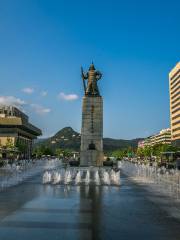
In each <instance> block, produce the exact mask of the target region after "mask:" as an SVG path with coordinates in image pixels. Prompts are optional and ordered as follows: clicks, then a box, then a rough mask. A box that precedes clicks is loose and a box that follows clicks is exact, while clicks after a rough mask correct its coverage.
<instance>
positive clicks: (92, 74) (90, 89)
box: [81, 63, 102, 97]
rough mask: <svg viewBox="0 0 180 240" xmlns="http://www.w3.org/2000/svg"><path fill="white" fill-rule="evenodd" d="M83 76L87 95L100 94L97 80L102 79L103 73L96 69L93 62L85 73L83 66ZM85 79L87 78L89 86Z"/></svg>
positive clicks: (96, 95)
mask: <svg viewBox="0 0 180 240" xmlns="http://www.w3.org/2000/svg"><path fill="white" fill-rule="evenodd" d="M81 77H82V80H83V86H84V94H85V96H95V97H98V96H100V93H99V89H98V85H97V81H98V80H100V79H101V77H102V74H101V73H100V72H99V71H96V69H95V67H94V64H93V63H92V64H91V65H90V67H89V71H88V72H87V73H84V71H83V68H81ZM85 80H87V86H86V83H85Z"/></svg>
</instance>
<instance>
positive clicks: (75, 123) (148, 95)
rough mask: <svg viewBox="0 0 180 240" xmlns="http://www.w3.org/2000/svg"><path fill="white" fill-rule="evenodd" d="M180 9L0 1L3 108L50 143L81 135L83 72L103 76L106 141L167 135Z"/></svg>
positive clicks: (179, 53)
mask: <svg viewBox="0 0 180 240" xmlns="http://www.w3.org/2000/svg"><path fill="white" fill-rule="evenodd" d="M179 12H180V1H178V0H172V1H157V0H156V1H154V0H152V1H140V0H136V1H132V0H131V1H120V0H111V1H102V0H99V1H97V0H96V1H95V0H91V1H86V0H79V1H78V0H77V1H67V0H66V1H65V0H63V1H61V0H59V1H55V0H51V1H50V0H48V1H47V0H31V1H24V0H16V1H13V0H0V103H14V104H16V105H18V106H20V107H22V108H23V109H24V110H25V111H26V113H27V114H28V115H29V117H30V120H31V122H32V123H34V124H35V125H37V126H39V127H40V128H42V130H43V133H44V136H49V135H52V134H54V133H55V132H57V131H58V130H59V129H61V128H62V127H65V126H71V127H73V128H74V129H75V130H77V131H80V128H81V99H82V96H83V87H82V82H81V78H80V66H81V65H82V66H83V67H84V68H85V69H87V68H88V67H89V65H90V63H91V61H92V60H93V61H94V63H95V66H96V68H97V69H98V70H100V71H101V72H102V73H103V78H102V80H101V81H100V91H101V94H102V96H103V98H104V136H105V137H107V136H108V137H114V138H124V139H131V138H136V137H146V136H148V135H150V134H153V133H156V132H157V131H159V130H160V129H162V128H166V127H169V92H168V72H169V71H170V69H171V68H172V67H173V66H174V65H175V64H176V63H177V62H178V61H179V60H180V59H179V57H180V14H179Z"/></svg>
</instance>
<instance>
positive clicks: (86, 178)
mask: <svg viewBox="0 0 180 240" xmlns="http://www.w3.org/2000/svg"><path fill="white" fill-rule="evenodd" d="M89 182H90V172H89V169H88V170H87V172H86V177H85V185H89Z"/></svg>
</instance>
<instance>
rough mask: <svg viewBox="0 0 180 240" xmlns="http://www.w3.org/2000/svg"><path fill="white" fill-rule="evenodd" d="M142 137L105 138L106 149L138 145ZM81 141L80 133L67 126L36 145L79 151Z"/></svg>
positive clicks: (40, 140) (106, 150) (111, 149)
mask: <svg viewBox="0 0 180 240" xmlns="http://www.w3.org/2000/svg"><path fill="white" fill-rule="evenodd" d="M140 140H142V138H137V139H132V140H124V139H113V138H104V139H103V144H104V151H105V152H110V151H114V150H117V149H120V148H126V147H129V146H131V147H137V144H138V141H140ZM80 143H81V135H80V133H78V132H76V131H74V130H73V129H72V128H71V127H65V128H63V129H61V130H60V131H58V132H57V133H56V134H55V135H54V136H52V137H50V138H47V139H39V140H37V141H36V142H35V144H34V147H36V146H40V145H45V146H47V147H50V148H51V149H52V150H55V149H56V148H64V149H71V150H74V151H79V149H80Z"/></svg>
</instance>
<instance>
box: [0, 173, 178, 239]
mask: <svg viewBox="0 0 180 240" xmlns="http://www.w3.org/2000/svg"><path fill="white" fill-rule="evenodd" d="M41 181H42V177H41V176H37V177H34V178H31V179H29V180H28V181H26V182H25V183H23V184H21V185H19V186H16V187H12V188H9V189H8V190H6V191H4V192H1V194H0V239H3V240H15V239H26V240H32V239H33V240H36V239H38V240H41V239H42V240H46V239H47V240H49V239H53V240H55V239H63V240H66V239H83V240H84V239H87V240H88V239H103V240H104V239H107V240H110V239H123V240H126V239H127V240H129V239H134V240H136V239H138V240H139V239H146V240H150V239H151V240H155V239H157V240H161V239H162V240H166V239H168V240H178V239H180V228H179V224H180V220H178V218H174V217H173V216H171V215H169V213H168V211H165V210H164V208H170V210H172V209H171V208H173V206H171V204H169V203H167V201H165V200H166V199H164V201H163V202H164V203H163V204H162V202H161V204H159V203H156V198H158V199H159V198H160V197H158V196H154V197H153V195H152V194H151V193H149V192H147V191H146V190H144V189H143V187H142V186H140V185H137V184H135V183H132V182H131V181H130V180H129V179H128V178H127V177H125V176H122V180H121V186H120V187H117V186H116V187H115V186H114V187H113V186H109V187H108V186H81V187H80V186H67V187H64V186H60V185H56V186H53V185H43V184H42V182H41ZM170 212H173V211H170ZM176 217H177V216H176Z"/></svg>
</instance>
